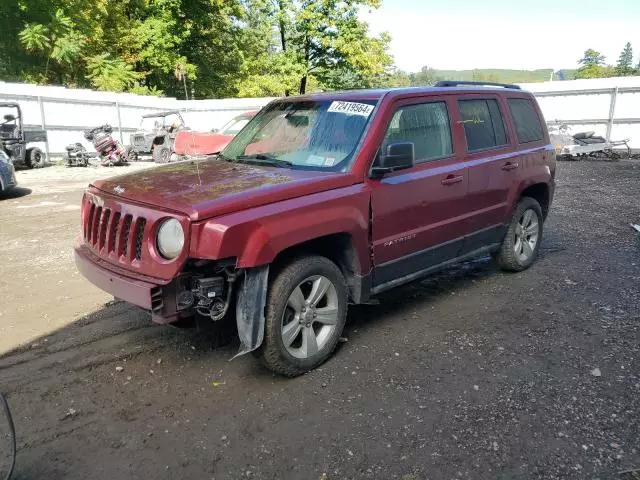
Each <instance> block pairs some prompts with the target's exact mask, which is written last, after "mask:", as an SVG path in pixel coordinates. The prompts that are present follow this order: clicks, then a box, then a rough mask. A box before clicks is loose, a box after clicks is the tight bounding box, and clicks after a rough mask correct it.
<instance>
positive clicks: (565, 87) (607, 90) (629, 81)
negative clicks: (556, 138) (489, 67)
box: [521, 77, 640, 149]
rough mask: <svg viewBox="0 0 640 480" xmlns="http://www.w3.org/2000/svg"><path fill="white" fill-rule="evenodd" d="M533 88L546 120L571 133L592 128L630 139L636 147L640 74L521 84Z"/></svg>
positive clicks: (638, 145) (609, 136)
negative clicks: (560, 125) (638, 75)
mask: <svg viewBox="0 0 640 480" xmlns="http://www.w3.org/2000/svg"><path fill="white" fill-rule="evenodd" d="M521 86H522V88H524V89H527V90H529V91H531V92H533V93H534V94H535V96H536V98H537V99H538V103H539V104H540V108H541V109H542V112H543V114H544V116H545V119H546V121H547V123H548V124H550V125H551V124H562V123H565V124H567V125H570V126H571V129H572V131H573V132H574V133H577V132H583V131H594V132H596V134H597V135H601V136H603V137H605V138H606V139H607V140H623V139H630V140H631V141H630V142H629V145H630V146H631V147H632V148H634V149H638V148H640V77H615V78H597V79H590V80H569V81H563V82H544V83H529V84H521Z"/></svg>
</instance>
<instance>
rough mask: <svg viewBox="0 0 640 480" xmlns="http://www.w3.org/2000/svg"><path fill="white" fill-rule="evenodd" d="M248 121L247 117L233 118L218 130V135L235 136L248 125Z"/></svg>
mask: <svg viewBox="0 0 640 480" xmlns="http://www.w3.org/2000/svg"><path fill="white" fill-rule="evenodd" d="M249 120H251V118H248V117H238V118H234V119H233V120H231V121H230V122H228V123H227V124H226V125H225V126H224V127H222V128H221V129H220V133H221V134H223V135H237V134H238V132H239V131H240V130H242V129H243V128H244V127H245V125H246V124H247V123H249Z"/></svg>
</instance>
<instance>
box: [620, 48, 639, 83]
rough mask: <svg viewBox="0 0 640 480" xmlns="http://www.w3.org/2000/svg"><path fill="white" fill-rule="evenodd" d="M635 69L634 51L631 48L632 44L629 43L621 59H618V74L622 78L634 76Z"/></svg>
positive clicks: (621, 54)
mask: <svg viewBox="0 0 640 480" xmlns="http://www.w3.org/2000/svg"><path fill="white" fill-rule="evenodd" d="M634 73H636V72H635V69H634V68H633V49H632V48H631V43H629V42H627V44H626V45H625V46H624V49H623V50H622V53H620V57H619V58H618V64H617V65H616V74H617V75H620V76H623V77H624V76H627V75H633V74H634Z"/></svg>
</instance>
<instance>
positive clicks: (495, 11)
mask: <svg viewBox="0 0 640 480" xmlns="http://www.w3.org/2000/svg"><path fill="white" fill-rule="evenodd" d="M362 17H363V18H364V20H366V21H368V22H369V25H370V30H371V32H372V33H374V34H377V33H380V32H385V31H386V32H388V33H390V34H391V37H392V43H391V53H392V54H393V56H394V59H395V62H396V66H397V67H398V68H400V69H401V70H405V71H409V72H414V71H417V70H420V68H422V67H423V66H429V67H432V68H436V69H445V70H449V69H452V70H463V69H472V68H512V69H527V70H533V69H537V68H553V69H555V70H559V69H561V68H577V66H578V60H579V59H580V58H582V54H583V53H584V51H585V50H586V49H588V48H593V49H594V50H597V51H599V52H600V53H602V54H603V55H605V56H606V57H607V59H606V60H607V63H611V64H615V63H616V61H617V60H618V56H619V55H620V52H621V51H622V49H623V48H624V45H625V44H626V43H627V42H631V45H632V46H635V52H634V63H636V64H637V63H638V61H640V0H600V1H594V0H582V1H579V0H447V1H442V0H439V1H437V0H422V1H421V0H383V6H382V7H381V8H380V9H379V10H373V11H363V12H362Z"/></svg>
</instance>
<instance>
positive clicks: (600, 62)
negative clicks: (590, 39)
mask: <svg viewBox="0 0 640 480" xmlns="http://www.w3.org/2000/svg"><path fill="white" fill-rule="evenodd" d="M605 60H606V57H605V56H604V55H602V54H600V52H596V51H595V50H593V49H591V48H589V49H588V50H585V52H584V56H583V57H582V58H581V59H580V60H579V62H578V63H580V65H582V66H581V67H580V68H578V70H577V71H576V76H575V77H576V78H602V77H606V76H610V71H609V69H608V68H607V67H606V66H605Z"/></svg>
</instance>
